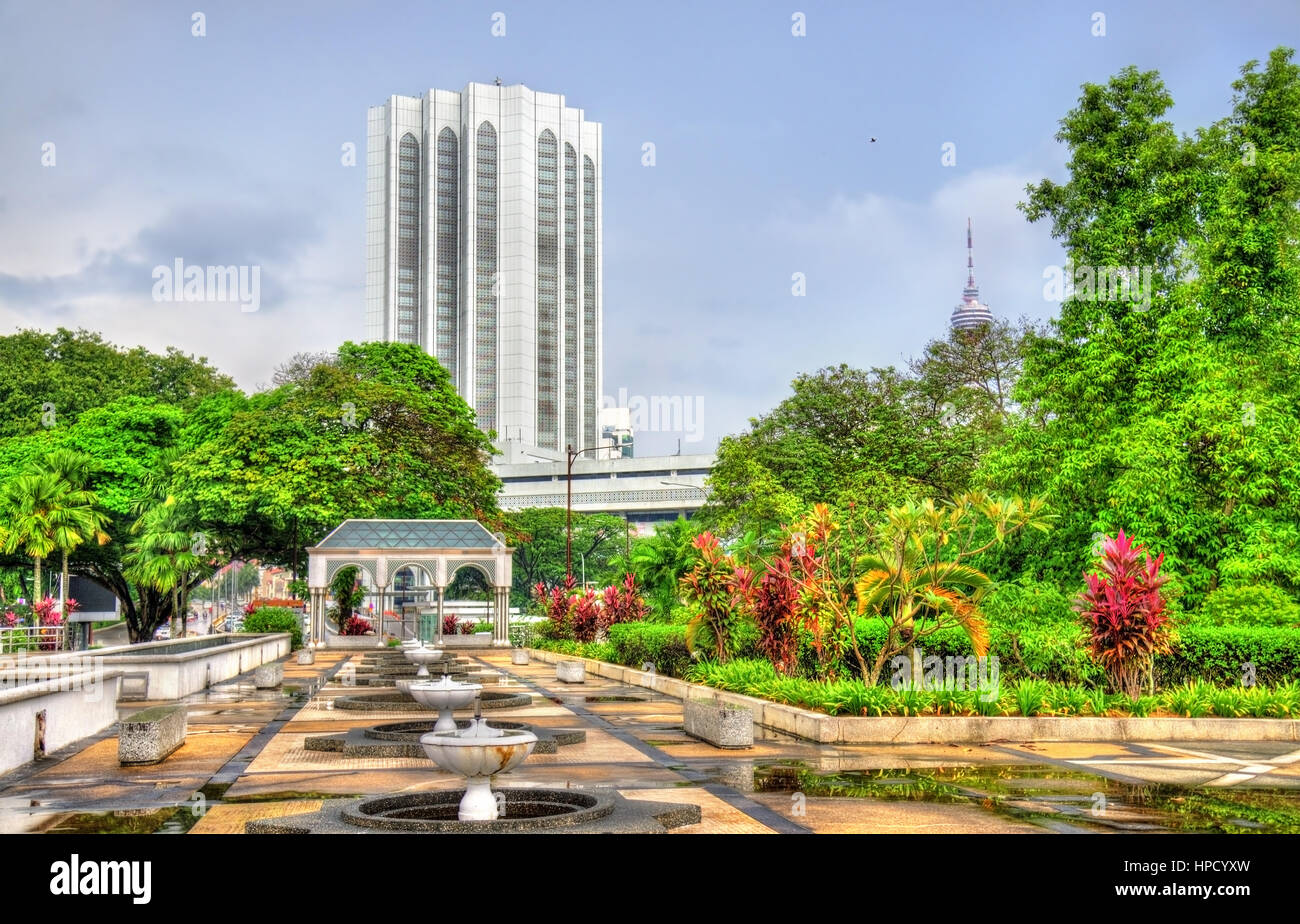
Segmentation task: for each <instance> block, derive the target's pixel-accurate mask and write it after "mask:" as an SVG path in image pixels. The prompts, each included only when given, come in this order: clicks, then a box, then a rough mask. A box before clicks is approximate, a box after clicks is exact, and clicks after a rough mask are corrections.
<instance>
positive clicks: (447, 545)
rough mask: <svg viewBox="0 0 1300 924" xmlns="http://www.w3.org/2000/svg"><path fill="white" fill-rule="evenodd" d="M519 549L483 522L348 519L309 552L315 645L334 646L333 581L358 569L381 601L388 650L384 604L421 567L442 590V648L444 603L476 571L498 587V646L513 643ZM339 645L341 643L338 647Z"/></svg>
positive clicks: (494, 612)
mask: <svg viewBox="0 0 1300 924" xmlns="http://www.w3.org/2000/svg"><path fill="white" fill-rule="evenodd" d="M513 554H514V549H511V548H509V547H507V546H506V544H505V539H504V537H502V536H496V535H493V534H492V533H490V532H489V531H488V530H487V529H486V528H485V527H484V526H483V524H481V523H479V522H478V521H477V520H361V519H356V520H344V521H343V522H342V523H340V524H339V525H338V526H337V527H335V528H334V530H332V531H331V532H330V534H329V535H327V536H326V537H325V538H324V539H322V540H321V541H320V542H319V543H317V544H316V545H315V546H312V547H311V548H309V549H308V550H307V584H308V587H309V588H310V591H311V603H310V613H311V624H310V629H309V640H310V641H309V643H310V644H311V645H312V646H313V647H321V646H323V645H327V644H331V640H330V637H329V633H328V629H327V626H326V620H325V605H326V596H327V594H328V590H329V584H330V581H331V580H332V579H333V577H334V575H336V574H337V573H338V572H339V571H340V570H341V569H343V568H345V567H348V566H350V565H355V566H356V567H358V568H361V569H363V570H364V571H365V572H366V576H367V577H368V578H369V579H370V581H371V583H372V584H373V585H374V587H375V588H376V591H377V596H378V598H379V605H378V610H379V624H378V627H377V628H378V633H377V634H378V639H377V645H379V646H383V645H384V602H385V598H386V597H388V596H390V590H391V588H392V585H393V581H394V579H395V577H396V576H397V573H398V572H399V571H401V570H402V569H404V568H418V569H420V570H422V571H423V572H424V573H425V574H426V575H428V576H429V578H430V581H431V585H432V587H433V588H434V589H435V590H436V591H437V620H436V624H437V640H438V643H439V644H441V643H442V641H443V637H442V617H443V602H444V597H445V594H446V590H447V586H448V585H449V584H450V583H451V580H452V578H453V577H455V575H456V572H457V571H459V570H460V569H461V568H464V567H466V566H470V567H474V568H476V569H477V570H478V571H479V572H481V573H482V574H483V575H484V577H485V578H486V579H487V583H488V586H489V587H491V588H492V591H493V594H492V597H493V603H492V624H493V626H492V644H493V645H494V646H506V645H509V644H510V639H509V628H510V627H509V619H510V581H511V577H512V568H511V566H512V563H513ZM335 644H339V643H335Z"/></svg>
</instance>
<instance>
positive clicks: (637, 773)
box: [0, 651, 1300, 834]
mask: <svg viewBox="0 0 1300 924" xmlns="http://www.w3.org/2000/svg"><path fill="white" fill-rule="evenodd" d="M363 654H364V653H363V652H341V651H334V652H320V653H318V655H317V659H316V663H315V664H314V665H298V664H297V663H296V662H295V660H294V659H292V658H290V659H288V660H287V661H286V669H285V686H284V688H283V689H282V690H281V691H271V692H267V691H256V690H254V689H253V688H252V686H251V683H248V682H247V679H246V678H245V679H243V682H240V680H236V681H232V682H230V683H227V684H221V685H218V686H217V687H216V688H215V689H214V690H212V691H208V692H207V693H205V694H203V695H201V696H196V697H194V698H192V701H190V702H189V722H190V732H189V737H188V738H187V740H186V743H185V744H184V745H183V746H182V747H181V748H180V749H179V750H178V751H176V753H175V754H173V755H172V756H171V757H169V758H168V759H167V760H166V761H165V762H164V763H163V764H161V765H158V766H155V767H135V768H121V767H119V766H118V765H117V741H116V736H115V734H113V733H112V732H111V731H110V732H109V733H106V734H104V735H101V736H99V737H98V738H96V739H92V740H88V741H83V742H79V743H78V744H77V745H74V746H72V747H71V748H69V749H67V750H66V751H65V752H63V753H60V754H56V755H53V756H52V757H49V758H46V759H44V760H42V761H40V762H37V763H35V764H31V765H28V766H27V767H25V768H23V769H21V770H19V771H15V772H14V773H11V774H9V775H8V776H7V777H4V778H0V830H5V831H49V830H103V829H105V828H106V827H107V828H108V829H113V830H123V829H126V830H130V829H133V828H132V826H133V825H138V827H139V828H140V829H142V830H152V829H154V828H157V827H158V825H159V824H163V822H161V821H159V820H158V819H161V818H166V822H165V824H164V829H166V830H186V829H188V830H189V831H190V833H195V834H202V833H235V832H240V831H242V830H243V825H244V822H246V821H248V820H249V819H251V818H257V817H266V816H281V815H291V814H294V813H298V812H309V811H315V810H316V809H318V808H319V807H320V804H321V800H322V799H325V798H330V797H338V796H352V795H372V794H380V793H393V792H417V791H424V790H436V789H448V788H455V787H457V786H458V785H460V782H459V780H458V779H457V778H454V777H452V776H451V775H450V774H447V773H444V772H442V771H440V770H439V769H438V768H437V767H436V766H435V765H434V764H432V763H431V762H429V761H427V760H425V759H423V758H356V757H350V756H349V757H345V756H344V755H342V754H341V753H336V752H328V751H308V750H306V749H305V747H304V741H305V740H306V738H308V737H309V736H312V735H323V734H331V733H339V732H343V731H346V730H347V729H349V728H362V727H368V726H370V725H376V724H379V723H382V722H385V721H408V720H411V719H412V718H415V717H417V716H416V714H413V713H410V712H395V711H394V712H353V711H345V710H342V709H335V708H333V705H334V700H335V699H336V698H337V697H338V696H340V695H364V694H365V693H367V692H382V691H383V688H376V689H374V690H370V689H369V688H367V687H359V686H348V685H345V684H344V683H343V682H340V680H338V679H334V680H331V679H330V677H331V675H333V674H334V673H336V672H338V670H339V669H340V668H341V667H342V666H343V665H344V664H345V663H346V662H347V661H348V660H349V659H352V658H359V657H361V656H362V655H363ZM470 654H471V656H472V657H474V658H475V659H476V660H477V661H478V662H479V663H480V665H481V668H480V669H482V670H484V671H492V672H496V673H499V674H500V675H501V676H502V683H500V684H499V685H492V686H489V687H487V689H492V690H513V691H522V692H528V693H530V694H531V695H532V702H531V704H530V705H528V706H525V707H519V708H515V709H503V710H492V711H491V712H489V713H487V715H488V717H489V718H499V719H510V720H515V721H522V722H528V723H531V724H533V725H537V726H543V727H551V728H556V729H570V728H581V729H583V730H584V731H585V732H586V740H585V742H581V743H578V744H572V745H568V746H565V747H562V748H560V749H558V751H557V752H556V753H555V754H538V755H533V756H531V757H530V758H529V759H528V760H527V761H525V762H524V763H523V764H522V765H521V766H520V767H518V768H517V769H515V770H514V771H512V772H511V773H509V774H505V775H503V776H501V777H500V778H499V780H500V783H501V784H503V785H512V786H548V787H561V788H564V787H575V788H584V787H612V788H614V789H617V790H618V791H619V792H621V793H622V794H623V795H625V796H627V797H628V798H632V799H643V800H656V801H666V802H691V803H695V804H697V805H699V806H700V808H701V814H702V821H701V823H699V824H697V825H692V826H689V827H687V828H684V829H679V833H694V832H707V833H723V832H726V833H754V834H762V833H799V832H809V831H810V832H837V833H839V832H921V833H925V832H936V833H937V832H950V833H979V832H985V833H1003V832H1005V833H1044V832H1051V831H1097V832H1105V831H1114V830H1178V829H1180V826H1186V825H1187V824H1188V822H1187V820H1186V819H1187V817H1188V813H1187V807H1188V800H1191V805H1192V807H1196V806H1199V805H1200V804H1201V803H1202V802H1205V803H1206V807H1205V809H1204V811H1205V812H1206V813H1207V814H1206V817H1213V818H1218V817H1225V818H1228V819H1229V821H1227V822H1224V823H1225V824H1229V825H1232V824H1238V823H1239V826H1240V827H1242V828H1251V827H1257V826H1258V825H1259V824H1260V822H1259V821H1257V820H1252V819H1258V818H1260V817H1265V816H1262V815H1261V814H1260V812H1265V811H1273V812H1275V813H1276V811H1278V809H1279V806H1280V809H1281V810H1282V812H1283V814H1284V815H1287V813H1290V814H1291V815H1295V817H1297V818H1300V749H1296V748H1295V747H1294V746H1291V745H1287V744H1280V743H1258V744H1242V743H1233V744H1230V745H1229V744H1224V745H1220V746H1214V747H1209V748H1207V747H1205V746H1203V745H1196V746H1187V747H1183V746H1178V745H1170V744H1141V743H1111V742H1098V743H1077V742H1073V743H1015V744H1003V745H986V746H965V745H962V746H942V745H903V746H874V745H873V746H835V745H819V744H813V743H810V742H806V741H801V740H797V739H792V738H788V737H785V736H781V735H777V734H775V733H763V732H761V731H760V732H759V734H760V737H758V738H757V739H756V740H755V744H754V747H753V748H752V749H749V750H744V751H721V750H718V749H716V748H713V747H712V746H710V745H708V744H705V743H703V742H700V741H696V740H694V739H691V738H688V737H687V736H686V735H685V734H684V733H683V731H682V707H681V703H680V701H677V700H673V699H669V698H666V697H663V696H661V695H658V694H655V693H653V692H652V691H648V690H644V689H641V688H638V687H628V686H624V685H622V684H619V683H615V682H612V681H608V680H604V679H601V678H595V677H588V680H587V682H586V683H585V684H583V685H574V686H570V685H566V684H562V683H559V682H558V681H556V679H555V668H554V666H552V665H547V664H542V663H539V662H534V663H533V664H530V665H527V666H515V665H511V664H510V658H509V654H508V652H493V651H486V652H485V651H477V652H473V653H470ZM339 676H340V677H341V678H344V679H346V677H347V676H348V675H347V673H346V672H345V673H343V674H340V675H339ZM389 689H391V688H389ZM140 707H141V704H137V703H132V704H130V705H129V706H126V705H124V706H123V707H122V708H121V709H120V710H119V711H120V712H121V713H122V714H129V713H130V712H134V711H136V710H137V709H139V708H140ZM756 731H758V730H756ZM1189 787H1196V789H1188V788H1189ZM1263 788H1267V789H1268V790H1280V791H1281V795H1278V794H1277V793H1276V792H1269V793H1263V792H1258V791H1259V790H1261V789H1263ZM1215 793H1223V794H1224V795H1223V796H1222V797H1218V796H1215V795H1214V794H1215ZM1288 793H1289V795H1288ZM1224 799H1228V800H1235V801H1229V802H1228V803H1226V804H1227V806H1228V808H1226V809H1225V808H1224V805H1225V803H1224V801H1223V800H1224ZM1279 800H1280V801H1279ZM1238 804H1239V805H1240V816H1241V817H1239V818H1236V819H1235V820H1233V819H1232V816H1234V814H1236V813H1237V811H1238V809H1237V808H1235V806H1237V805H1238ZM176 806H181V807H182V808H181V811H180V812H179V813H177V812H176V811H175V807H176ZM1197 817H1199V816H1197ZM1267 818H1268V819H1272V818H1274V816H1273V815H1268V816H1267ZM151 819H152V821H151ZM1198 823H1199V822H1198Z"/></svg>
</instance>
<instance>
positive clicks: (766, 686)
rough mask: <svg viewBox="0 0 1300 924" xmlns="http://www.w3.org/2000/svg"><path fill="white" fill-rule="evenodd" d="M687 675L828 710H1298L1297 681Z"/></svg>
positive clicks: (709, 665)
mask: <svg viewBox="0 0 1300 924" xmlns="http://www.w3.org/2000/svg"><path fill="white" fill-rule="evenodd" d="M686 679H687V680H689V681H691V682H693V683H702V684H705V685H707V686H711V687H715V688H717V689H720V690H728V691H730V692H732V693H740V694H743V695H745V696H755V697H758V698H760V699H767V700H771V701H773V702H777V703H784V704H786V705H791V706H801V707H803V708H806V709H813V710H816V711H818V712H824V713H826V714H827V715H849V716H916V715H985V716H999V715H1009V716H1014V715H1022V716H1034V715H1050V716H1081V715H1093V716H1136V717H1142V716H1147V715H1151V714H1153V713H1156V712H1160V713H1166V714H1170V715H1179V716H1186V717H1191V718H1200V717H1202V716H1217V717H1221V718H1237V717H1241V716H1252V717H1256V718H1280V719H1289V718H1300V683H1297V682H1295V681H1290V682H1288V683H1282V684H1275V685H1272V686H1265V685H1258V686H1254V687H1250V688H1249V689H1247V688H1243V687H1240V686H1236V687H1234V686H1231V685H1229V686H1228V687H1227V688H1225V689H1218V688H1216V687H1213V686H1211V685H1209V684H1204V683H1200V682H1193V683H1186V684H1183V685H1181V686H1175V687H1171V688H1170V689H1167V690H1162V691H1161V692H1160V694H1159V695H1158V696H1142V697H1139V698H1138V699H1137V700H1135V701H1131V700H1129V698H1128V697H1126V696H1124V695H1122V694H1120V695H1116V694H1111V693H1107V692H1105V691H1104V690H1103V689H1102V688H1100V687H1095V686H1094V687H1089V686H1083V685H1077V684H1064V683H1048V682H1047V681H1044V680H1025V681H1021V682H1019V683H1016V684H1006V683H1002V682H1000V683H999V685H998V687H997V688H996V689H993V688H989V689H987V690H983V691H981V690H942V689H940V690H894V689H892V688H891V687H890V686H887V685H881V686H867V685H866V684H864V683H863V682H862V681H861V680H856V679H850V680H837V681H831V682H826V681H815V680H805V679H803V678H801V677H782V676H780V675H778V674H777V673H776V671H775V670H774V669H773V667H772V665H771V664H769V663H768V662H767V661H748V660H738V661H729V662H728V663H726V664H716V663H713V662H709V661H701V662H698V663H696V664H693V665H692V666H691V668H690V669H689V670H688V671H687V672H686Z"/></svg>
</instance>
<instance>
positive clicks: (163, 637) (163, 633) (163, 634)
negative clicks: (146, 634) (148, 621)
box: [153, 625, 172, 642]
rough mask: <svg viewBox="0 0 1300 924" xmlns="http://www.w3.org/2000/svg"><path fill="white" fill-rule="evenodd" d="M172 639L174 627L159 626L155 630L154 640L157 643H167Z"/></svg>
mask: <svg viewBox="0 0 1300 924" xmlns="http://www.w3.org/2000/svg"><path fill="white" fill-rule="evenodd" d="M171 637H172V627H171V626H170V625H166V626H159V627H158V628H157V629H155V630H154V633H153V640H154V641H155V642H165V641H167V640H168V639H169V638H171Z"/></svg>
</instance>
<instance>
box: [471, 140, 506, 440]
mask: <svg viewBox="0 0 1300 924" xmlns="http://www.w3.org/2000/svg"><path fill="white" fill-rule="evenodd" d="M474 165H475V169H474V182H475V209H474V279H475V324H474V411H475V414H476V415H477V418H478V426H479V429H481V430H484V431H491V430H495V429H496V426H497V293H498V291H499V289H500V279H499V277H498V276H497V133H496V129H495V128H493V127H492V124H491V123H490V122H484V123H483V124H481V125H480V126H479V127H478V134H477V145H476V156H475V160H474Z"/></svg>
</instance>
